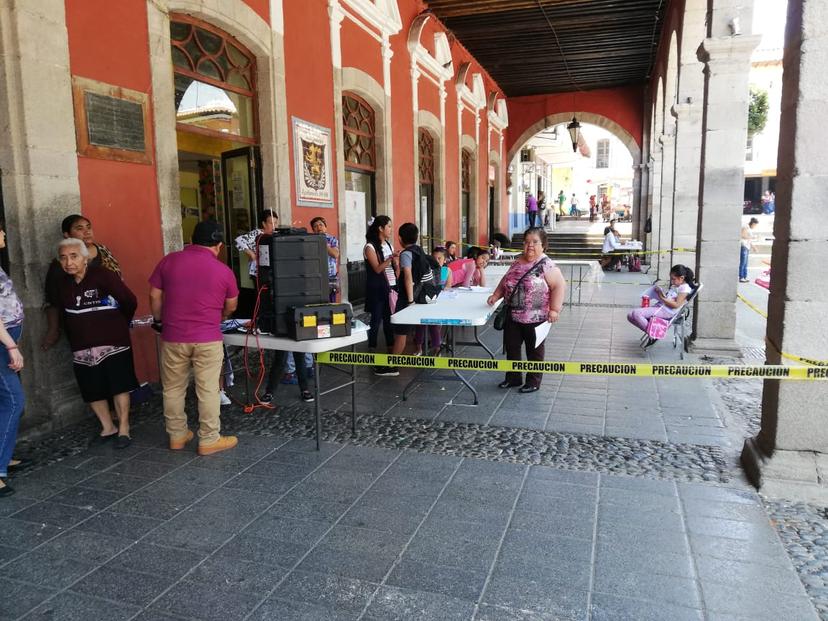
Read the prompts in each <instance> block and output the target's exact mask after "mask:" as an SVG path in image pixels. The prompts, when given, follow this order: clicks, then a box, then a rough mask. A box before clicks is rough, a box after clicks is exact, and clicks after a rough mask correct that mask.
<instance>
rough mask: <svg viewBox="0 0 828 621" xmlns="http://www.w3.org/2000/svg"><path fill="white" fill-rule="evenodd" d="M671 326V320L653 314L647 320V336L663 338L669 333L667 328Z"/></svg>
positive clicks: (657, 338)
mask: <svg viewBox="0 0 828 621" xmlns="http://www.w3.org/2000/svg"><path fill="white" fill-rule="evenodd" d="M669 327H670V322H669V321H667V320H666V319H664V318H663V317H657V316H655V315H653V316H652V317H650V321H648V322H647V336H649V337H650V338H651V339H656V340H659V339H663V338H664V337H665V335H666V334H667V328H669Z"/></svg>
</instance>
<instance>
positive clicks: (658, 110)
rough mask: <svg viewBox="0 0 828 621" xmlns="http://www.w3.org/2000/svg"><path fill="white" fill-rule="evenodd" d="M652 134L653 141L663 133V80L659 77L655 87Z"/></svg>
mask: <svg viewBox="0 0 828 621" xmlns="http://www.w3.org/2000/svg"><path fill="white" fill-rule="evenodd" d="M653 128H654V129H653V134H655V140H656V141H657V140H658V137H659V136H660V135H661V134H663V133H664V80H662V79H661V76H659V78H658V86H657V87H656V101H655V125H654V126H653Z"/></svg>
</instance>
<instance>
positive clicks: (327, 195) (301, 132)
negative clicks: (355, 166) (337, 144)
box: [293, 116, 334, 207]
mask: <svg viewBox="0 0 828 621" xmlns="http://www.w3.org/2000/svg"><path fill="white" fill-rule="evenodd" d="M293 159H294V162H296V202H297V204H298V205H301V206H303V207H333V194H334V188H333V173H332V160H333V156H332V153H331V130H330V129H328V128H327V127H322V126H320V125H314V124H313V123H308V122H307V121H303V120H302V119H298V118H296V117H295V116H294V117H293Z"/></svg>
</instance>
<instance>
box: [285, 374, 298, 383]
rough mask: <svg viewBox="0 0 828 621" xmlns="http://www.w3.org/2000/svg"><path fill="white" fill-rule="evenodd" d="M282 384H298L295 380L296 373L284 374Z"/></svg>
mask: <svg viewBox="0 0 828 621" xmlns="http://www.w3.org/2000/svg"><path fill="white" fill-rule="evenodd" d="M282 383H283V384H298V383H299V380H298V379H296V373H285V374H284V375H283V376H282Z"/></svg>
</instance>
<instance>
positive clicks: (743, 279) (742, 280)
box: [739, 278, 750, 282]
mask: <svg viewBox="0 0 828 621" xmlns="http://www.w3.org/2000/svg"><path fill="white" fill-rule="evenodd" d="M739 282H750V280H749V279H748V278H740V279H739Z"/></svg>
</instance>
